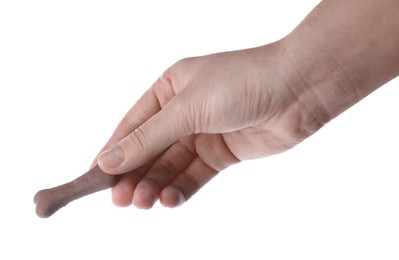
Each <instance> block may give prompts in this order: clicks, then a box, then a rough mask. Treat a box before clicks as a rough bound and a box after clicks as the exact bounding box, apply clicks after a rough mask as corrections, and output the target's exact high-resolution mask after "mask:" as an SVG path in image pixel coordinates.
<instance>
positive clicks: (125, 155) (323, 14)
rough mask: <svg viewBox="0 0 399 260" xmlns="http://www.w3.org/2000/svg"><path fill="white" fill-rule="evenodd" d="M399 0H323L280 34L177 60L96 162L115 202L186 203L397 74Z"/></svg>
mask: <svg viewBox="0 0 399 260" xmlns="http://www.w3.org/2000/svg"><path fill="white" fill-rule="evenodd" d="M398 14H399V0H384V1H381V0H324V1H322V2H321V3H320V4H319V5H318V6H317V7H316V8H315V9H314V10H313V11H312V12H311V13H310V14H309V15H308V16H307V17H306V18H305V19H304V21H303V22H302V23H301V24H299V25H298V27H297V28H295V30H294V31H293V32H291V33H290V34H289V35H287V36H286V37H284V38H283V39H281V40H279V41H277V42H274V43H271V44H268V45H264V46H260V47H256V48H252V49H246V50H239V51H233V52H224V53H217V54H212V55H208V56H203V57H195V58H187V59H183V60H180V61H178V62H177V63H175V64H174V65H172V66H171V67H170V68H169V69H167V70H166V71H165V72H164V73H163V74H162V76H161V77H160V78H159V79H158V80H157V81H156V82H155V83H154V84H153V86H152V87H151V88H150V89H148V91H146V92H145V94H144V95H143V96H142V97H141V98H140V99H139V100H138V101H137V102H136V104H134V106H133V107H132V108H131V109H130V110H129V111H128V112H127V114H126V115H125V117H124V118H123V119H122V121H121V122H120V124H119V125H118V126H117V128H116V130H115V132H114V133H113V135H112V136H111V138H110V139H109V141H108V142H107V143H106V145H105V146H104V148H103V149H102V150H101V152H100V155H99V156H98V157H97V162H98V164H99V166H100V168H101V169H102V170H104V171H105V172H107V173H109V174H120V175H121V179H120V181H119V182H118V183H117V184H116V185H115V186H114V187H113V188H112V197H113V201H114V203H115V204H116V205H118V206H129V205H131V204H133V205H134V206H136V207H138V208H143V209H149V208H151V207H152V206H153V205H154V203H155V202H156V201H157V200H159V201H160V203H161V204H162V205H164V206H166V207H176V206H179V205H181V204H183V203H184V202H186V201H187V200H188V199H189V198H190V197H191V196H193V195H194V194H195V193H196V192H197V191H198V190H199V189H200V188H201V187H202V186H203V185H205V184H206V183H207V182H208V181H210V180H211V179H212V178H213V177H215V176H216V175H217V174H218V173H219V172H221V171H222V170H223V169H225V168H227V167H228V166H230V165H233V164H235V163H238V162H240V161H242V160H248V159H254V158H260V157H265V156H270V155H273V154H277V153H281V152H283V151H286V150H288V149H290V148H292V147H294V146H295V145H296V144H298V143H300V142H301V141H303V140H305V139H306V138H307V137H309V136H310V135H312V134H313V133H315V132H316V131H317V130H319V129H320V128H321V127H322V126H323V125H325V124H326V123H328V122H329V121H330V120H331V119H333V118H335V117H336V116H338V115H339V114H340V113H341V112H343V111H345V110H346V109H348V108H349V107H351V106H352V105H354V104H355V103H357V102H358V101H360V100H361V99H362V98H364V97H366V96H367V95H368V94H370V93H372V92H373V91H374V90H376V89H377V88H378V87H380V86H382V85H384V83H386V82H388V81H389V80H391V79H393V78H395V77H396V76H397V75H398V74H399V26H398V25H399V15H398Z"/></svg>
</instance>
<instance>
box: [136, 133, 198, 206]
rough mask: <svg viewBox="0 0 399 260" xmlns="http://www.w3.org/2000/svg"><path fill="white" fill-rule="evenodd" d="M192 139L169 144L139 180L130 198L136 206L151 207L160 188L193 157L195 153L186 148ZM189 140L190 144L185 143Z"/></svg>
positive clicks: (172, 178)
mask: <svg viewBox="0 0 399 260" xmlns="http://www.w3.org/2000/svg"><path fill="white" fill-rule="evenodd" d="M188 139H191V140H188ZM192 139H193V138H192V137H190V138H187V139H186V140H185V141H181V142H177V143H176V144H174V145H173V146H171V147H170V148H169V149H168V150H167V151H166V152H165V153H164V154H163V155H162V156H161V157H160V158H159V159H158V160H157V161H156V162H155V163H154V164H153V165H152V167H151V169H150V170H149V171H148V172H147V174H146V175H145V176H144V177H143V178H142V179H141V180H140V182H139V184H138V185H137V186H136V188H135V191H134V193H133V199H132V201H133V204H134V205H135V206H136V207H137V208H142V209H149V208H151V207H152V206H153V205H154V203H155V202H156V201H157V199H158V195H159V193H160V192H161V190H162V189H163V188H164V187H165V186H167V185H168V184H169V183H171V182H172V181H173V180H174V179H175V178H176V175H177V174H179V173H181V172H182V171H183V170H184V169H185V168H186V167H187V166H188V165H189V164H190V163H191V162H192V161H193V160H194V159H195V157H196V155H195V154H194V153H193V152H192V151H190V149H188V148H187V147H188V146H192V143H193V141H192ZM183 142H184V143H186V144H183ZM189 142H190V143H191V144H189V145H187V144H188V143H189Z"/></svg>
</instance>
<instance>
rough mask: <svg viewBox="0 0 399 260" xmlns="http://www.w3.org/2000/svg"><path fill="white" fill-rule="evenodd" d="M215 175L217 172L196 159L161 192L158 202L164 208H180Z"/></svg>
mask: <svg viewBox="0 0 399 260" xmlns="http://www.w3.org/2000/svg"><path fill="white" fill-rule="evenodd" d="M217 173H218V171H217V170H215V169H213V168H211V167H210V166H209V165H207V164H206V163H204V162H203V161H202V160H201V159H200V158H199V157H197V158H196V159H195V160H194V161H193V162H192V163H191V164H190V165H189V166H188V167H187V168H186V169H185V170H184V171H183V172H182V173H181V174H179V175H178V176H177V178H176V179H175V180H174V181H173V182H172V183H171V184H170V185H168V186H167V187H165V188H164V189H163V190H162V192H161V194H160V196H159V199H160V202H161V203H162V205H163V206H165V207H171V208H173V207H177V206H180V205H181V204H183V203H184V202H185V201H187V200H188V199H190V198H191V196H193V195H194V194H195V193H196V192H197V191H198V190H199V189H200V188H202V187H203V186H204V185H205V184H206V183H207V182H209V181H210V180H211V179H212V178H213V177H215V176H216V175H217Z"/></svg>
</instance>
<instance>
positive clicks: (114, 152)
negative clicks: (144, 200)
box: [98, 97, 191, 174]
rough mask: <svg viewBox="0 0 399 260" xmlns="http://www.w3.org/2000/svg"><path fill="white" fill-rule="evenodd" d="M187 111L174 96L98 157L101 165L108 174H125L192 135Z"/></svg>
mask: <svg viewBox="0 0 399 260" xmlns="http://www.w3.org/2000/svg"><path fill="white" fill-rule="evenodd" d="M184 103H187V102H184ZM185 108H186V109H187V108H188V107H187V106H186V107H185ZM188 110H189V109H188ZM185 111H187V110H183V109H182V108H181V103H180V102H179V99H178V98H177V97H175V98H174V99H173V100H172V101H170V102H169V104H168V105H167V106H165V108H164V109H162V110H161V111H159V112H158V113H156V114H155V115H154V116H152V117H151V118H150V119H149V120H147V121H146V122H145V123H144V124H142V125H141V126H140V127H138V128H137V129H135V130H134V131H133V133H131V134H130V135H128V136H127V137H126V138H124V139H122V140H121V141H120V142H118V143H117V144H116V145H114V146H112V147H111V148H110V149H109V150H107V151H105V152H104V153H102V154H101V155H100V156H99V157H98V164H99V166H100V167H101V169H102V170H103V171H105V172H107V173H110V174H122V173H126V172H129V171H131V170H133V169H135V168H137V167H139V166H141V165H143V164H145V163H147V162H148V161H149V160H151V159H152V158H154V156H157V155H158V154H160V153H162V152H163V151H164V150H166V148H168V147H169V146H170V145H171V144H173V143H175V142H176V141H177V140H179V139H180V138H182V137H184V136H187V135H189V134H191V130H190V127H189V124H188V122H189V119H187V114H185Z"/></svg>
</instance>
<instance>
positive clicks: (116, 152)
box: [98, 145, 125, 168]
mask: <svg viewBox="0 0 399 260" xmlns="http://www.w3.org/2000/svg"><path fill="white" fill-rule="evenodd" d="M124 160H125V153H124V152H123V149H122V147H120V146H119V145H117V146H115V147H112V148H110V149H108V150H106V151H105V152H104V153H102V154H100V156H99V157H98V163H99V164H100V166H105V167H106V168H116V167H117V166H119V165H120V164H121V163H122V162H123V161H124Z"/></svg>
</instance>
